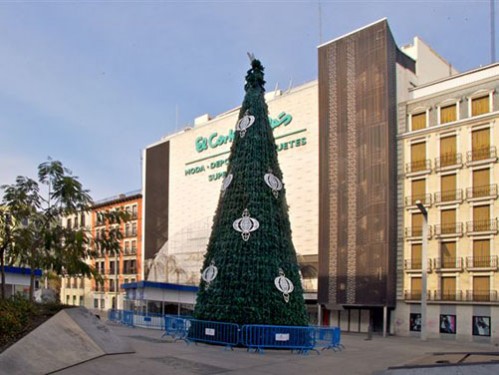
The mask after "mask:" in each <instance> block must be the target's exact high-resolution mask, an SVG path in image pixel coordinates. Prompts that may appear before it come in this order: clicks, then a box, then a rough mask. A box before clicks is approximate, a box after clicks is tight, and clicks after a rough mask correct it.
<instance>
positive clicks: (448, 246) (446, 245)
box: [440, 242, 456, 268]
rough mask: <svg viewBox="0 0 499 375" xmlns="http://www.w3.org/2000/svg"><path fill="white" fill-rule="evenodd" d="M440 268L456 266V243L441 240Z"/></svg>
mask: <svg viewBox="0 0 499 375" xmlns="http://www.w3.org/2000/svg"><path fill="white" fill-rule="evenodd" d="M440 252H441V257H442V268H455V267H456V243H455V242H442V243H441V245H440Z"/></svg>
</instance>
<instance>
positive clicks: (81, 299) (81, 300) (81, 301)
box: [80, 296, 83, 306]
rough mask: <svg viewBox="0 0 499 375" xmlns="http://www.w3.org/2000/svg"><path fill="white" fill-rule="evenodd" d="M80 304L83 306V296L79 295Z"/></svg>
mask: <svg viewBox="0 0 499 375" xmlns="http://www.w3.org/2000/svg"><path fill="white" fill-rule="evenodd" d="M80 306H83V296H80Z"/></svg>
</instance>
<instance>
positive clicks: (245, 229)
mask: <svg viewBox="0 0 499 375" xmlns="http://www.w3.org/2000/svg"><path fill="white" fill-rule="evenodd" d="M232 227H233V228H234V229H235V230H237V231H238V232H240V233H241V236H242V237H243V240H244V241H248V240H249V237H250V233H251V232H254V231H255V230H257V229H258V228H259V227H260V223H259V222H258V220H256V219H253V218H252V217H250V214H249V211H248V209H247V208H245V209H244V211H243V216H242V217H241V218H240V219H237V220H235V221H234V223H233V224H232Z"/></svg>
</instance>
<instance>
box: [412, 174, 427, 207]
mask: <svg viewBox="0 0 499 375" xmlns="http://www.w3.org/2000/svg"><path fill="white" fill-rule="evenodd" d="M425 194H426V180H412V182H411V195H412V197H411V204H413V205H414V204H416V201H418V200H419V201H421V202H422V203H423V204H426V199H425Z"/></svg>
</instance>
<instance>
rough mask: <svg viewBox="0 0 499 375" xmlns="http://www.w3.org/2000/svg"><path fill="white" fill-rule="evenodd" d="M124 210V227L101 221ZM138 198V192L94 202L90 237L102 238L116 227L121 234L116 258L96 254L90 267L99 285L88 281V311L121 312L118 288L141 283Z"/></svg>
mask: <svg viewBox="0 0 499 375" xmlns="http://www.w3.org/2000/svg"><path fill="white" fill-rule="evenodd" d="M112 210H124V211H126V212H128V213H129V217H130V220H129V221H128V222H126V223H121V224H113V223H109V222H106V221H105V220H103V217H102V215H101V214H102V213H103V212H106V211H112ZM141 213H142V194H141V193H140V191H135V192H131V193H128V194H120V195H119V196H117V197H113V198H109V199H105V200H103V201H100V202H97V203H96V204H94V206H93V207H92V218H91V223H92V235H93V236H94V238H100V237H102V236H105V235H106V233H107V231H108V230H109V229H110V228H111V227H112V226H114V227H117V226H119V229H120V230H121V232H122V233H123V237H124V238H123V240H122V241H121V252H120V254H108V253H104V252H102V253H98V254H97V257H96V258H95V259H93V260H92V265H93V266H94V267H95V268H96V269H97V270H98V272H99V274H100V275H101V276H102V278H103V282H102V283H98V282H96V281H95V280H92V285H91V292H92V300H93V301H92V305H91V306H90V307H91V308H94V309H99V310H107V309H111V308H118V309H121V308H123V305H124V304H123V300H124V296H125V292H124V290H123V289H122V288H121V285H122V284H124V283H133V282H136V281H141V280H142V279H143V261H142V214H141Z"/></svg>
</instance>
